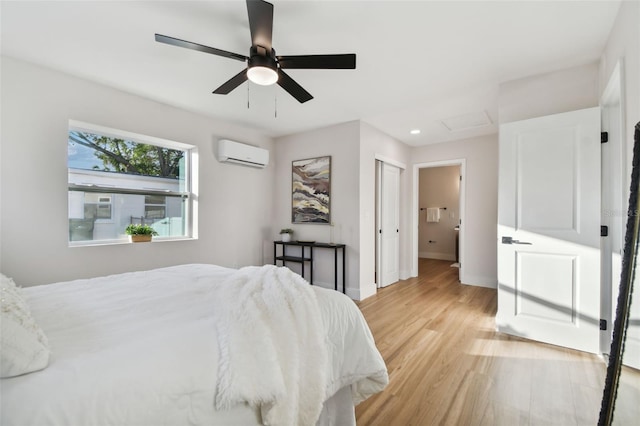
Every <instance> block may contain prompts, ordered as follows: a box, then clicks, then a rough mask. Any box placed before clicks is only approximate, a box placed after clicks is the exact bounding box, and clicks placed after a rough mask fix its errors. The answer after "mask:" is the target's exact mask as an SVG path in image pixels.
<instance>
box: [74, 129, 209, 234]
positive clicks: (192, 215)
mask: <svg viewBox="0 0 640 426" xmlns="http://www.w3.org/2000/svg"><path fill="white" fill-rule="evenodd" d="M70 131H78V132H86V133H93V134H98V135H101V136H106V137H111V138H119V139H124V140H128V141H132V142H136V143H141V144H146V145H155V146H160V147H162V148H168V149H176V150H182V151H184V152H185V156H184V169H185V170H184V186H185V187H184V190H183V191H180V193H179V194H178V193H170V192H169V191H158V190H155V191H154V190H127V189H125V188H118V189H115V188H114V187H112V186H109V187H107V186H105V187H100V186H98V185H90V186H84V187H83V186H82V185H75V184H70V183H68V189H67V194H68V193H69V191H72V190H76V191H82V190H86V191H87V192H94V193H96V192H104V193H109V194H113V193H140V194H156V195H173V196H175V195H180V196H182V197H183V198H185V199H186V200H187V201H186V203H185V212H184V220H185V221H186V224H185V235H182V236H175V237H172V236H166V237H154V238H153V241H155V242H164V241H184V240H194V239H198V201H197V200H198V196H197V194H198V179H197V177H198V148H197V147H196V146H195V145H190V144H186V143H182V142H176V141H172V140H169V139H163V138H158V137H155V136H148V135H142V134H139V133H133V132H128V131H125V130H119V129H113V128H110V127H105V126H100V125H96V124H91V123H86V122H82V121H77V120H69V127H68V129H67V134H68V133H69V132H70ZM67 168H68V165H67ZM112 209H113V205H112ZM111 214H112V218H113V210H112V213H111ZM68 243H69V247H78V246H96V245H109V244H129V240H128V239H125V238H118V239H103V240H87V241H69V242H68Z"/></svg>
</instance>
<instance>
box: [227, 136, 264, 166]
mask: <svg viewBox="0 0 640 426" xmlns="http://www.w3.org/2000/svg"><path fill="white" fill-rule="evenodd" d="M218 161H220V162H221V163H234V164H240V165H243V166H250V167H259V168H264V167H266V166H267V165H268V164H269V151H268V150H266V149H263V148H257V147H255V146H251V145H246V144H243V143H240V142H234V141H231V140H228V139H220V140H219V141H218Z"/></svg>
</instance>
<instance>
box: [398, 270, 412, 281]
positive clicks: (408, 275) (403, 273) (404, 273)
mask: <svg viewBox="0 0 640 426" xmlns="http://www.w3.org/2000/svg"><path fill="white" fill-rule="evenodd" d="M409 278H411V271H408V270H406V269H403V270H400V279H401V280H408V279H409Z"/></svg>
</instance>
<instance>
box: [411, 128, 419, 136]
mask: <svg viewBox="0 0 640 426" xmlns="http://www.w3.org/2000/svg"><path fill="white" fill-rule="evenodd" d="M409 133H411V134H412V135H419V134H420V129H413V130H412V131H410V132H409Z"/></svg>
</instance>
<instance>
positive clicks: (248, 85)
mask: <svg viewBox="0 0 640 426" xmlns="http://www.w3.org/2000/svg"><path fill="white" fill-rule="evenodd" d="M250 86H251V85H250V84H247V109H249V95H250V93H249V87H250Z"/></svg>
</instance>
